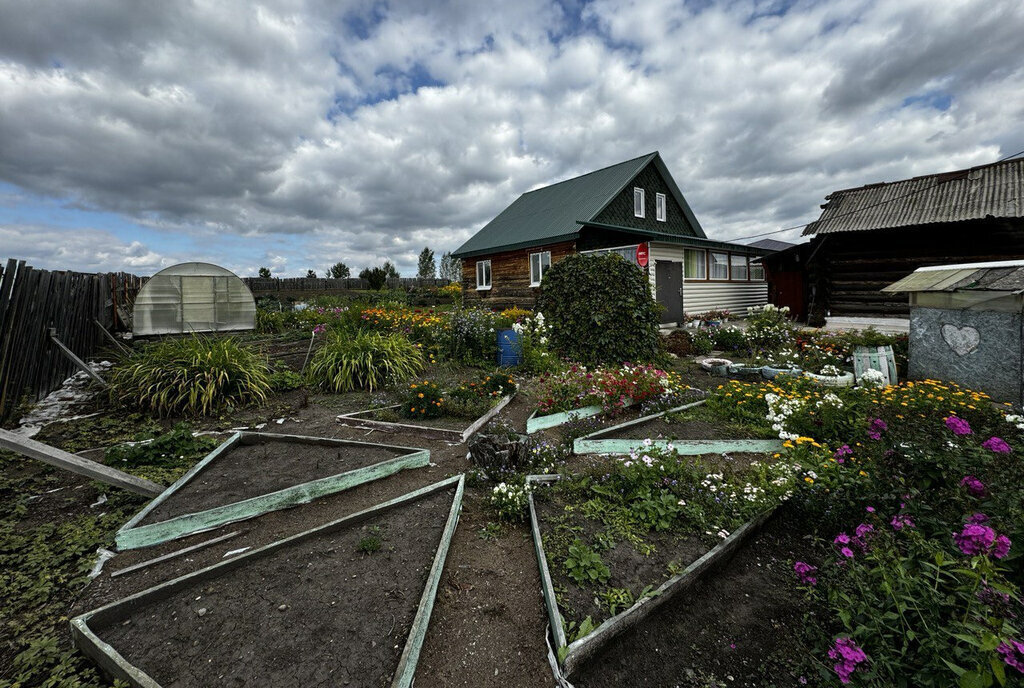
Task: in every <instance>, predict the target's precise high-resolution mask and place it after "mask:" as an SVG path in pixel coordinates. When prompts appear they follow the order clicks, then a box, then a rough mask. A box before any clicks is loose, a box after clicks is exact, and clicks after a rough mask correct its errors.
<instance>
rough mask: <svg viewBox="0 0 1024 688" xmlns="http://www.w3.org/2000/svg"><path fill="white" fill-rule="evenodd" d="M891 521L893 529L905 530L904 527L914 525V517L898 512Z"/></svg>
mask: <svg viewBox="0 0 1024 688" xmlns="http://www.w3.org/2000/svg"><path fill="white" fill-rule="evenodd" d="M890 523H891V524H892V529H893V530H903V529H904V528H913V527H914V519H912V518H910V517H909V516H907V515H906V514H896V515H895V516H893V517H892V521H890Z"/></svg>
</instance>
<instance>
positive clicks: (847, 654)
mask: <svg viewBox="0 0 1024 688" xmlns="http://www.w3.org/2000/svg"><path fill="white" fill-rule="evenodd" d="M828 657H829V659H832V660H837V661H836V663H835V665H834V666H833V669H835V672H836V674H837V675H838V676H839V680H840V681H841V682H842V683H849V682H850V677H851V676H853V672H854V671H856V670H857V665H858V664H861V663H863V662H866V661H867V660H868V656H867V655H866V654H865V653H864V650H862V649H861V648H860V647H858V646H857V644H856V643H855V642H853V638H850V637H847V636H843V637H841V638H836V641H835V643H834V644H833V646H832V649H831V650H829V651H828Z"/></svg>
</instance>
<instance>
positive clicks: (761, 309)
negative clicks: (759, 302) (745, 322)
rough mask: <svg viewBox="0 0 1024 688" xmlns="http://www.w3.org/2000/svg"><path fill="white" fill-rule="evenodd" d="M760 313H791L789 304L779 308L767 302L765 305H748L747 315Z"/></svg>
mask: <svg viewBox="0 0 1024 688" xmlns="http://www.w3.org/2000/svg"><path fill="white" fill-rule="evenodd" d="M758 313H789V306H783V307H782V308H779V307H778V306H776V305H774V304H771V303H766V304H765V305H763V306H748V307H747V315H757V314H758Z"/></svg>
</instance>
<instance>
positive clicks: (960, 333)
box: [942, 325, 981, 356]
mask: <svg viewBox="0 0 1024 688" xmlns="http://www.w3.org/2000/svg"><path fill="white" fill-rule="evenodd" d="M942 338H943V339H945V340H946V343H947V344H949V348H950V349H952V350H953V351H955V352H956V353H957V355H959V356H966V355H967V354H969V353H971V352H972V351H974V350H975V349H977V348H978V344H979V343H981V335H979V334H978V331H977V330H976V329H974V328H973V327H970V326H967V327H957V326H956V325H943V326H942Z"/></svg>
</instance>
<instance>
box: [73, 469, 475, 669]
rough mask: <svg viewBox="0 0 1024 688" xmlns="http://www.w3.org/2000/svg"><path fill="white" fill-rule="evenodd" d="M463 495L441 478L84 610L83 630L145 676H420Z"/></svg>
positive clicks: (97, 652) (102, 651)
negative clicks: (424, 645)
mask: <svg viewBox="0 0 1024 688" xmlns="http://www.w3.org/2000/svg"><path fill="white" fill-rule="evenodd" d="M462 493H463V479H462V477H461V476H459V477H456V478H451V479H448V480H445V481H442V482H440V483H436V484H434V485H431V486H428V487H426V488H423V489H421V490H418V491H416V492H413V493H410V494H407V495H404V496H403V497H400V498H398V499H394V500H391V501H389V502H387V503H385V504H382V505H379V506H377V507H374V508H371V509H368V510H365V511H362V512H359V513H357V514H353V515H352V516H348V517H346V518H343V519H341V520H338V521H334V522H332V523H328V524H326V525H323V526H320V527H318V528H315V529H313V530H310V531H306V532H304V533H300V534H298V535H295V536H292V537H290V538H287V539H285V540H281V541H279V542H275V543H273V544H270V545H267V546H265V547H262V548H260V549H258V550H255V551H253V552H250V553H247V554H243V555H241V556H238V557H236V558H234V559H231V560H229V561H227V562H224V563H220V564H216V565H214V566H211V567H208V568H206V569H202V570H200V571H197V572H195V573H192V574H189V575H187V576H183V577H180V578H177V579H175V580H173V581H171V582H169V583H165V584H162V585H159V586H156V587H154V588H150V589H149V590H146V591H143V592H141V593H138V594H136V595H133V596H131V597H129V598H126V599H124V600H121V601H118V602H114V603H112V604H109V605H107V606H105V607H102V608H100V609H97V610H95V611H92V612H89V613H87V614H84V615H82V616H79V617H77V618H75V619H74V620H72V622H71V624H72V633H73V635H74V637H75V641H76V643H77V644H78V646H79V647H80V649H82V650H83V651H84V652H85V653H86V654H88V655H89V656H90V657H92V658H93V659H94V660H95V661H96V662H97V663H98V664H99V665H100V666H101V667H102V668H103V669H104V671H105V672H107V673H108V674H110V675H111V676H113V677H115V678H119V679H121V680H125V681H128V682H129V683H131V684H132V685H134V686H147V687H150V688H152V687H154V686H167V687H170V686H192V685H210V684H218V685H222V684H226V683H232V684H236V685H243V684H247V685H260V686H269V687H274V686H294V685H317V684H321V683H324V682H327V683H329V684H330V685H343V684H347V683H350V682H351V683H354V684H357V685H392V686H410V685H411V684H412V679H413V676H414V673H415V668H416V662H417V660H418V657H419V651H420V647H421V646H422V642H423V639H424V637H425V634H426V629H427V625H428V623H429V620H430V614H431V611H432V607H433V602H434V597H435V594H436V591H437V586H438V582H439V579H440V575H441V572H442V569H443V567H444V560H445V557H446V555H447V550H448V546H449V543H450V541H451V537H452V535H453V533H454V531H455V527H456V524H457V522H458V518H459V511H460V508H461V503H462ZM297 583H301V584H297Z"/></svg>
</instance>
